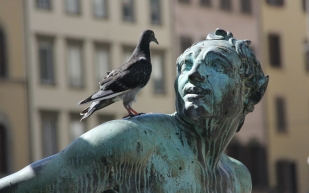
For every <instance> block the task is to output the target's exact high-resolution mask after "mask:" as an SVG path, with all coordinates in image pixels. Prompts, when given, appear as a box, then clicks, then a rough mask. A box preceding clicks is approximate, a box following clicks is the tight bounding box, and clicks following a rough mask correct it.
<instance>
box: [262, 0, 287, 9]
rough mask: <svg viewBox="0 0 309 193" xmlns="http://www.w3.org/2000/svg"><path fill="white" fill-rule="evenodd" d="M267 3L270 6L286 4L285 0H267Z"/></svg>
mask: <svg viewBox="0 0 309 193" xmlns="http://www.w3.org/2000/svg"><path fill="white" fill-rule="evenodd" d="M266 3H267V4H268V5H269V6H274V7H283V6H284V0H266Z"/></svg>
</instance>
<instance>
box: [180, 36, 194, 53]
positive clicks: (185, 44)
mask: <svg viewBox="0 0 309 193" xmlns="http://www.w3.org/2000/svg"><path fill="white" fill-rule="evenodd" d="M192 44H193V41H192V38H191V37H187V36H182V37H180V49H181V50H180V51H181V53H182V52H184V51H185V50H186V49H187V48H189V47H191V46H192Z"/></svg>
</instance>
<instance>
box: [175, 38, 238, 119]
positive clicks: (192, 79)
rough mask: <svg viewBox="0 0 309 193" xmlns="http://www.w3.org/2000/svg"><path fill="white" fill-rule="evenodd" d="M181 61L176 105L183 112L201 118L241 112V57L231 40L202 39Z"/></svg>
mask: <svg viewBox="0 0 309 193" xmlns="http://www.w3.org/2000/svg"><path fill="white" fill-rule="evenodd" d="M178 61H179V62H178V65H179V66H178V77H177V78H176V82H175V90H176V109H177V112H178V113H180V115H181V116H184V117H186V118H190V119H191V120H192V119H193V120H198V119H201V118H202V119H203V118H224V117H235V116H237V115H239V114H240V113H241V112H242V110H243V96H242V86H241V85H242V83H241V79H240V76H239V74H238V69H239V68H240V64H241V61H240V59H239V57H238V55H237V53H236V51H235V50H234V49H233V48H232V47H231V45H230V43H229V42H227V41H225V40H211V41H203V42H199V43H198V44H196V45H194V46H192V47H191V49H190V51H187V52H185V53H184V54H183V55H182V56H181V57H180V58H179V59H178Z"/></svg>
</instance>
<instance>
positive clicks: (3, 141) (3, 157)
mask: <svg viewBox="0 0 309 193" xmlns="http://www.w3.org/2000/svg"><path fill="white" fill-rule="evenodd" d="M6 173H8V165H7V135H6V130H5V127H4V126H3V125H2V124H0V174H6ZM0 176H1V175H0Z"/></svg>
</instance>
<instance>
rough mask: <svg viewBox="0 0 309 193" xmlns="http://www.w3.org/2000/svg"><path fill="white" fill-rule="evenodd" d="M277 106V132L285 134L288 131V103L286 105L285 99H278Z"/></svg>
mask: <svg viewBox="0 0 309 193" xmlns="http://www.w3.org/2000/svg"><path fill="white" fill-rule="evenodd" d="M275 105H276V123H277V125H276V126H277V131H278V132H281V133H284V132H286V131H287V120H286V103H285V100H284V98H282V97H277V98H276V101H275Z"/></svg>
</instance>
